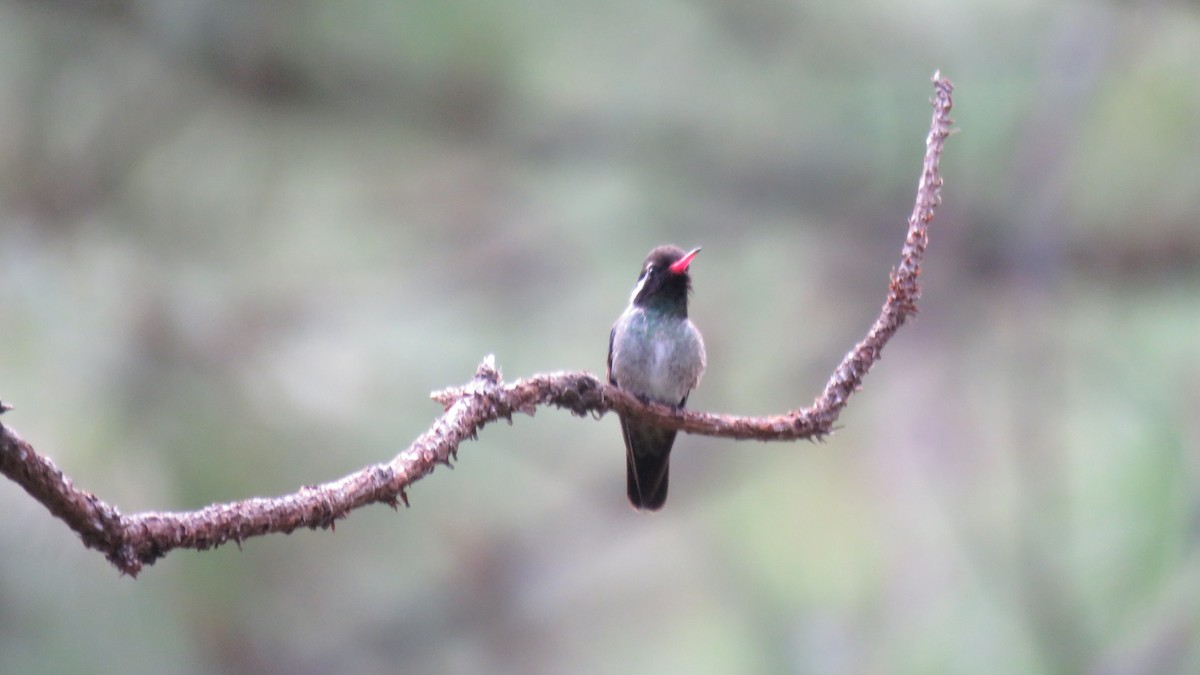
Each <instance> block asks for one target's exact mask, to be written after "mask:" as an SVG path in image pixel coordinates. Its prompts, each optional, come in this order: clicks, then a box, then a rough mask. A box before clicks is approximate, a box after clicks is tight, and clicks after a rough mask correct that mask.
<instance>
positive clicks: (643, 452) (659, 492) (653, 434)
mask: <svg viewBox="0 0 1200 675" xmlns="http://www.w3.org/2000/svg"><path fill="white" fill-rule="evenodd" d="M621 432H622V434H624V436H625V482H626V489H627V491H628V493H629V503H630V504H632V505H633V508H635V509H639V510H646V511H657V510H659V509H661V508H662V507H663V504H665V503H666V502H667V482H668V481H667V477H668V474H669V473H670V468H671V464H670V462H671V446H672V445H674V444H675V430H674V429H663V428H660V427H656V426H651V425H646V424H643V423H640V422H627V421H626V420H625V418H624V417H622V418H621Z"/></svg>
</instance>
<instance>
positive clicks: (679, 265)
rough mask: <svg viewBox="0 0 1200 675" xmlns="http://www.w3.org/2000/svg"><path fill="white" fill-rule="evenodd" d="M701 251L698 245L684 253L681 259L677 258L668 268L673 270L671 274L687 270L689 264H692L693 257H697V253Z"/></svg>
mask: <svg viewBox="0 0 1200 675" xmlns="http://www.w3.org/2000/svg"><path fill="white" fill-rule="evenodd" d="M699 252H700V247H699V246H697V247H696V248H694V249H692V250H691V251H689V252H688V253H687V254H686V255H684V256H683V257H682V258H680V259H679V260H676V261H675V262H673V263H671V266H670V267H668V268H667V269H669V270H671V274H683V273H684V272H686V271H687V268H688V265H691V264H692V258H695V257H696V254H697V253H699Z"/></svg>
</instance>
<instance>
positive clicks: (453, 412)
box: [0, 73, 953, 576]
mask: <svg viewBox="0 0 1200 675" xmlns="http://www.w3.org/2000/svg"><path fill="white" fill-rule="evenodd" d="M933 84H934V92H935V93H934V98H933V120H932V124H931V126H930V130H929V136H928V138H927V139H926V142H925V161H924V165H923V168H922V171H921V178H920V181H919V182H918V184H917V198H916V204H915V206H914V207H913V212H912V216H910V217H909V219H908V237H907V238H906V239H905V242H904V248H903V249H902V251H901V256H900V265H899V267H897V268H896V269H894V270H893V271H892V273H891V283H890V284H889V288H888V295H887V300H886V301H885V302H884V305H883V310H882V312H881V313H880V315H879V318H877V319H876V320H875V323H874V324H873V325H872V326H871V330H870V331H869V332H868V333H867V336H866V337H865V338H864V339H863V340H862V341H861V342H859V343H858V344H857V345H855V346H854V348H853V349H851V350H850V352H849V353H847V354H846V356H845V358H844V359H843V360H842V362H841V364H839V365H838V367H837V369H836V370H835V371H834V372H833V375H832V377H830V379H829V383H828V384H826V385H825V390H824V391H822V392H821V395H820V396H818V397H817V398H816V400H814V401H813V404H812V406H810V407H808V408H803V409H799V410H792V411H789V412H786V413H783V414H781V415H774V416H770V417H733V416H729V415H717V414H713V413H703V412H686V411H683V410H675V409H673V408H670V407H668V406H663V405H658V404H645V403H641V402H640V401H638V400H637V399H636V398H635V397H634V396H632V395H630V394H628V393H626V392H624V391H622V390H620V389H618V388H616V387H614V386H612V385H609V384H607V383H605V382H603V381H601V380H600V379H598V378H596V377H595V376H593V375H591V374H590V373H586V372H559V373H549V374H543V375H535V376H533V377H529V378H525V379H521V380H516V381H513V382H504V381H503V380H502V379H501V377H500V371H499V369H497V367H496V365H495V362H494V359H493V357H491V356H488V357H487V358H485V359H484V361H483V363H481V364H480V365H479V368H478V369H477V370H476V372H475V377H474V378H473V379H472V380H471V381H470V382H469V383H467V384H466V385H464V386H462V387H453V388H449V389H445V390H443V391H440V392H435V393H434V394H433V398H434V399H436V400H437V401H438V402H439V403H441V404H442V405H444V406H445V412H444V413H443V414H442V415H441V416H440V417H439V418H438V419H437V420H436V421H435V422H434V424H433V426H432V427H430V428H429V430H427V431H426V432H425V433H423V434H421V435H420V436H418V437H417V439H416V440H414V441H413V442H412V445H410V446H409V447H408V449H406V450H405V451H403V452H401V453H400V454H399V455H397V456H396V457H395V458H393V459H392V460H391V461H388V462H384V463H381V464H376V465H374V466H368V467H366V468H364V469H362V470H360V471H357V472H355V473H352V474H350V475H348V476H345V477H344V478H340V479H338V480H335V481H331V482H328V483H324V484H321V485H313V486H306V487H303V488H301V489H300V490H299V491H297V492H295V493H293V494H289V495H284V496H281V497H271V498H262V497H256V498H252V499H245V500H242V501H238V502H230V503H226V504H213V505H211V506H208V507H205V508H203V509H200V510H197V511H188V512H145V513H135V514H129V515H127V514H123V513H121V512H120V511H119V510H118V509H117V508H116V507H115V506H113V505H111V504H108V503H107V502H105V501H103V500H101V499H99V498H98V497H96V496H95V495H93V494H91V493H90V492H86V491H83V490H80V489H79V488H76V487H75V485H74V483H73V482H72V480H71V479H70V478H68V477H67V476H65V475H64V474H63V472H62V471H61V470H59V469H58V467H56V466H55V465H54V463H53V462H52V461H50V460H49V459H48V458H46V457H43V456H41V455H39V454H38V453H37V452H35V451H34V449H33V446H31V445H30V444H29V443H27V442H26V441H24V440H23V439H22V438H21V437H20V436H18V435H17V433H16V432H15V431H13V430H12V429H10V428H9V427H8V426H6V425H4V424H2V423H0V473H3V474H4V475H5V476H7V477H8V478H9V479H10V480H12V481H13V482H15V483H17V484H19V485H20V486H21V487H23V488H25V491H26V492H28V493H29V494H30V495H32V496H33V497H34V499H37V500H38V501H39V502H41V503H42V504H43V505H44V506H45V507H46V508H47V509H49V511H50V513H52V514H53V515H54V516H55V517H57V518H59V519H61V520H62V521H63V522H65V523H66V524H67V526H68V527H70V528H71V529H72V530H74V531H75V532H77V533H78V534H79V536H80V538H82V539H83V543H84V545H85V546H87V547H89V548H94V549H96V550H98V551H101V552H102V553H104V555H105V556H106V557H107V558H108V560H109V561H110V562H112V564H113V565H115V566H116V567H117V569H119V570H120V571H121V572H123V573H125V574H129V575H131V576H136V575H137V573H138V572H139V571H141V569H142V566H143V565H149V564H152V563H154V561H156V560H158V559H159V558H161V557H163V556H165V555H166V554H167V553H168V552H170V551H171V550H172V549H176V548H191V549H197V550H204V549H208V548H213V547H215V546H219V545H221V544H224V543H227V542H230V541H233V542H236V543H238V544H240V543H241V542H242V541H243V540H245V539H248V538H250V537H256V536H260V535H265V534H270V533H273V532H283V533H289V532H292V531H293V530H295V529H297V528H300V527H307V528H310V529H316V528H318V527H320V528H328V527H332V526H333V525H334V523H335V522H336V521H337V520H338V519H339V518H344V517H346V516H347V515H348V514H349V513H350V511H352V510H354V509H356V508H359V507H361V506H366V505H367V504H373V503H376V502H382V503H384V504H388V505H390V506H392V507H393V508H396V507H397V506H398V503H399V502H404V504H405V505H406V506H407V504H408V497H407V495H406V494H405V488H407V487H408V486H410V485H412V484H413V483H415V482H416V481H418V480H420V479H421V478H422V477H424V476H425V475H427V474H429V473H430V472H432V471H433V469H434V467H436V466H437V465H438V464H446V465H449V463H450V461H451V460H452V459H457V451H458V448H459V446H460V445H461V444H462V443H463V442H464V441H467V440H472V439H475V438H476V437H477V435H478V433H479V430H480V429H482V428H483V427H484V426H485V425H487V424H489V423H491V422H495V421H496V420H499V419H505V420H509V421H511V420H512V416H513V414H515V413H524V414H528V415H532V414H533V413H534V411H535V410H536V409H537V408H538V407H539V406H554V407H557V408H564V409H566V410H569V411H570V412H572V413H574V414H576V415H581V416H582V415H588V414H592V415H596V416H600V415H603V414H604V413H606V412H611V411H616V412H619V413H622V414H625V415H631V416H638V417H642V418H644V419H648V420H653V421H654V422H656V423H658V424H661V425H662V426H666V427H671V428H675V429H680V430H682V431H685V432H687V433H691V434H702V435H706V436H720V437H724V438H734V439H755V440H760V441H790V440H796V439H802V438H807V439H819V438H821V437H823V436H825V435H827V434H829V433H830V432H831V431H832V429H833V425H834V423H835V422H836V420H837V418H838V415H839V414H840V413H841V411H842V409H843V408H845V407H846V402H847V401H848V400H849V398H850V396H851V395H852V394H853V393H854V392H855V391H857V390H858V388H859V386H860V385H861V383H862V380H863V377H864V376H865V375H866V374H867V371H868V370H870V368H871V366H872V364H874V363H875V361H876V360H877V359H878V358H879V355H880V352H881V351H882V350H883V346H884V345H885V344H887V341H888V340H889V339H890V338H891V337H892V335H893V334H894V333H895V332H896V330H897V329H898V328H899V327H900V326H901V325H902V324H903V323H904V322H905V320H907V319H908V317H910V316H912V315H913V314H915V313H916V311H917V298H918V297H919V296H920V286H919V283H918V281H919V277H920V274H921V260H922V258H923V257H924V254H925V246H926V243H927V242H928V231H927V227H928V225H929V223H931V222H932V221H933V215H934V211H935V209H936V208H937V206H938V204H939V203H940V201H941V197H940V188H941V185H942V179H941V177H940V176H939V174H938V160H939V159H940V157H941V153H942V146H943V144H944V143H945V140H946V138H947V137H948V136H949V135H950V133H951V128H950V125H951V124H952V120H951V119H950V117H949V113H950V108H951V106H952V104H953V103H952V100H951V93H952V92H953V85H952V84H951V83H950V81H949V80H947V79H945V78H943V77H942V76H941V74H940V73H935V74H934V76H933ZM7 409H8V406H5V405H4V404H3V403H0V413H3V412H4V411H5V410H7Z"/></svg>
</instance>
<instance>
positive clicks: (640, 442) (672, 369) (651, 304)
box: [608, 246, 705, 511]
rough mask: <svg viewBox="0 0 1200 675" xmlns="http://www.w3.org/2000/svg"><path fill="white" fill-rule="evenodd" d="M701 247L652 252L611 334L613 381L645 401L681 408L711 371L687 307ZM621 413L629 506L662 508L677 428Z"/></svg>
mask: <svg viewBox="0 0 1200 675" xmlns="http://www.w3.org/2000/svg"><path fill="white" fill-rule="evenodd" d="M699 252H700V249H699V248H696V249H693V250H691V251H689V252H687V253H684V252H683V250H682V249H680V248H678V247H676V246H659V247H658V248H655V249H654V250H652V251H650V254H649V255H648V256H646V262H644V263H643V264H642V273H641V275H640V276H639V277H638V280H637V285H636V286H634V288H633V294H632V295H630V296H629V306H628V307H626V308H625V311H624V312H623V313H622V314H621V316H620V317H619V318H618V319H617V322H616V323H615V324H613V327H612V332H611V333H609V334H608V381H609V382H610V383H612V384H615V385H617V386H618V387H620V388H621V389H624V390H626V391H628V392H630V393H632V394H634V395H635V396H637V397H638V398H639V399H641V400H642V401H646V402H649V401H654V402H657V403H665V404H667V405H670V406H674V407H676V408H682V407H683V406H684V404H686V403H687V400H688V394H690V393H691V391H692V389H695V388H696V385H697V384H699V383H700V376H701V375H702V374H703V373H704V365H705V355H704V340H703V338H701V337H700V331H698V330H696V326H695V325H693V324H692V322H691V320H689V319H688V308H687V305H688V293H689V292H690V291H691V288H692V279H691V277H690V276H688V266H690V265H691V264H692V259H694V258H695V257H696V254H697V253H699ZM620 418H621V434H622V435H623V436H624V438H625V474H626V486H627V489H628V493H629V503H630V504H632V505H633V507H634V508H635V509H638V510H647V511H657V510H659V509H661V508H662V506H663V504H664V503H665V502H666V501H667V473H668V469H669V468H670V467H669V461H670V458H671V446H672V445H673V444H674V443H675V430H674V429H663V428H660V427H657V426H654V425H653V424H650V423H647V422H643V421H641V420H635V419H629V418H626V417H625V416H624V415H620Z"/></svg>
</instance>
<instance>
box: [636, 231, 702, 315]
mask: <svg viewBox="0 0 1200 675" xmlns="http://www.w3.org/2000/svg"><path fill="white" fill-rule="evenodd" d="M699 252H700V249H699V248H696V249H693V250H691V251H689V252H686V253H685V252H684V250H683V249H681V248H679V247H678V246H669V245H668V246H659V247H658V248H656V249H654V250H653V251H650V255H648V256H646V262H644V263H642V274H641V276H639V277H638V283H637V286H636V287H634V289H633V295H632V296H631V297H630V299H629V301H630V303H631V304H633V305H634V306H635V307H642V308H645V309H653V310H657V311H660V312H667V313H669V314H673V315H677V316H684V317H686V316H687V298H688V291H690V290H691V289H692V278H691V277H690V276H688V266H689V265H691V264H692V259H693V258H695V257H696V254H697V253H699Z"/></svg>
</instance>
